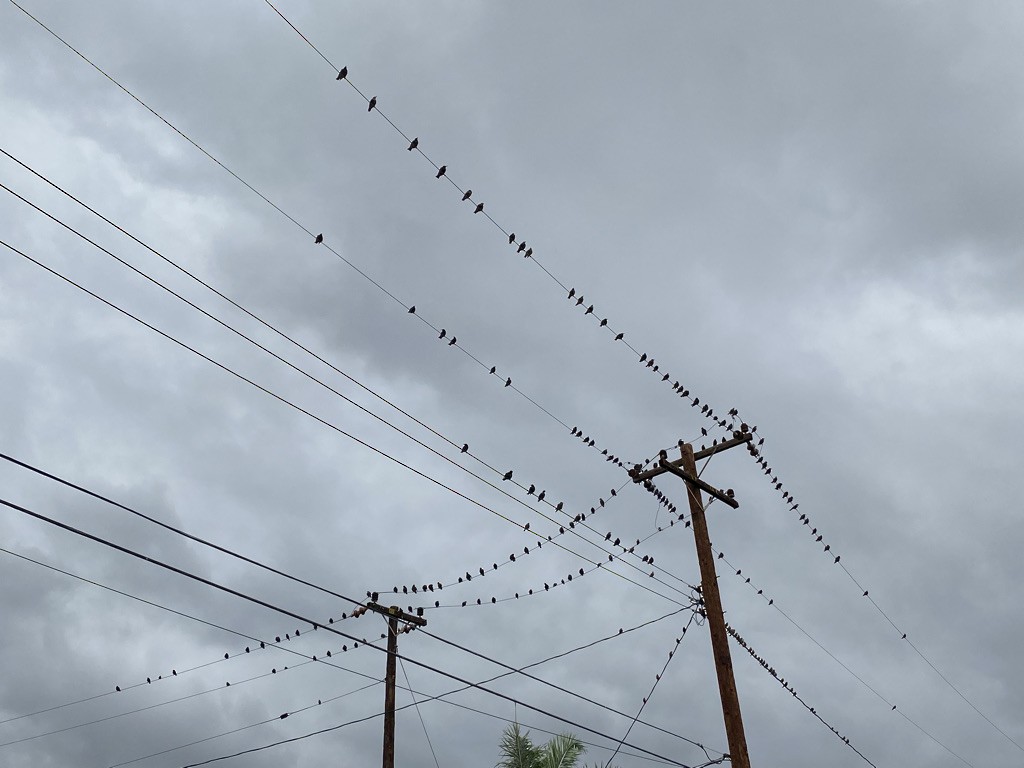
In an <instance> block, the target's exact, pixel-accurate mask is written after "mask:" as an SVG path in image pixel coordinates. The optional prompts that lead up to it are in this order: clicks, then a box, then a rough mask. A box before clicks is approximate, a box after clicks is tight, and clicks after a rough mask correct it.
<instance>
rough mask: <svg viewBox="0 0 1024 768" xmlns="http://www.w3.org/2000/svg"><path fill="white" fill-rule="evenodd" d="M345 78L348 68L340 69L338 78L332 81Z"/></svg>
mask: <svg viewBox="0 0 1024 768" xmlns="http://www.w3.org/2000/svg"><path fill="white" fill-rule="evenodd" d="M346 77H348V67H342V68H341V71H340V72H338V76H337V77H336V78H334V79H335V80H344V79H345V78H346Z"/></svg>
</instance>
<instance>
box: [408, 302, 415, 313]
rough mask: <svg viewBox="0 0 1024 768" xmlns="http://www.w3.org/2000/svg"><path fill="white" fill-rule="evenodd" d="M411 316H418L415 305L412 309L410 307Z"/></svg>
mask: <svg viewBox="0 0 1024 768" xmlns="http://www.w3.org/2000/svg"><path fill="white" fill-rule="evenodd" d="M409 314H410V315H415V314H416V305H415V304H413V305H412V306H411V307H409Z"/></svg>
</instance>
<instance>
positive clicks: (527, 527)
mask: <svg viewBox="0 0 1024 768" xmlns="http://www.w3.org/2000/svg"><path fill="white" fill-rule="evenodd" d="M523 530H524V531H528V530H530V524H529V523H527V524H526V525H524V526H523Z"/></svg>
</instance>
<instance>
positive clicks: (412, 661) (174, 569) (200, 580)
mask: <svg viewBox="0 0 1024 768" xmlns="http://www.w3.org/2000/svg"><path fill="white" fill-rule="evenodd" d="M0 505H3V506H5V507H8V508H9V509H13V510H15V511H16V512H20V513H21V514H23V515H27V516H28V517H32V518H34V519H36V520H39V521H41V522H45V523H47V524H49V525H52V526H54V527H56V528H60V529H62V530H64V531H67V532H69V533H73V534H75V535H76V536H80V537H82V538H86V539H89V540H90V541H94V542H96V543H98V544H102V545H103V546H105V547H108V548H110V549H114V550H116V551H118V552H121V553H123V554H126V555H129V556H131V557H134V558H137V559H139V560H142V561H144V562H147V563H150V564H152V565H155V566H157V567H160V568H163V569H165V570H168V571H171V572H172V573H176V574H178V575H179V576H183V577H185V578H188V579H191V580H193V581H196V582H198V583H200V584H204V585H206V586H208V587H211V588H213V589H216V590H219V591H221V592H225V593H227V594H230V595H233V596H234V597H237V598H239V599H242V600H245V601H247V602H250V603H253V604H254V605H259V606H261V607H263V608H266V609H267V610H271V611H275V612H277V613H280V614H282V615H284V616H289V617H291V618H293V619H296V620H297V621H301V622H304V623H308V624H312V623H314V622H313V621H312V620H311V619H308V618H306V617H305V616H302V615H301V614H298V613H295V612H294V611H291V610H289V609H286V608H282V607H280V606H277V605H274V604H273V603H269V602H267V601H265V600H262V599H260V598H257V597H254V596H252V595H249V594H246V593H244V592H241V591H239V590H236V589H233V588H231V587H228V586H225V585H223V584H220V583H218V582H215V581H213V580H211V579H207V578H205V577H203V576H199V575H197V574H194V573H191V572H190V571H187V570H185V569H183V568H178V567H177V566H174V565H170V564H169V563H165V562H163V561H161V560H158V559H156V558H153V557H150V556H148V555H145V554H142V553H140V552H136V551H135V550H133V549H130V548H128V547H124V546H122V545H120V544H116V543H114V542H112V541H109V540H107V539H104V538H102V537H100V536H97V535H95V534H92V533H88V532H87V531H84V530H82V529H80V528H76V527H74V526H72V525H68V524H67V523H62V522H60V521H59V520H55V519H54V518H51V517H48V516H46V515H43V514H41V513H39V512H34V511H33V510H31V509H28V508H27V507H24V506H21V505H19V504H15V503H14V502H11V501H8V500H6V499H3V498H0ZM322 629H324V630H325V631H327V632H330V633H332V634H336V635H338V636H340V637H344V638H347V639H349V640H354V641H357V642H358V641H359V638H357V637H355V636H354V635H350V634H348V633H347V632H342V631H341V630H339V629H336V628H335V627H332V626H325V627H322ZM420 631H422V630H420ZM435 637H436V636H435ZM438 639H440V638H438ZM362 642H363V643H364V644H365V645H367V646H369V647H371V648H374V649H375V650H377V651H380V652H382V653H386V652H387V651H386V649H384V648H381V647H379V646H377V645H374V644H372V643H366V641H365V639H364V640H363V641H362ZM399 658H404V659H405V660H406V661H408V662H409V663H410V664H414V665H416V666H418V667H422V668H423V669H427V670H429V671H431V672H434V673H435V674H438V675H441V676H443V677H447V678H449V679H451V680H455V681H456V682H459V683H462V684H463V685H466V686H469V687H471V688H475V689H477V690H480V691H483V692H484V693H489V694H490V695H492V696H495V697H497V698H500V699H504V700H505V701H508V702H511V703H514V704H517V705H518V706H521V707H525V708H526V709H530V710H532V711H534V712H537V713H539V714H542V715H546V716H547V717H551V718H553V719H555V720H558V721H560V722H563V723H565V724H567V725H570V726H572V727H574V728H580V729H582V730H585V731H588V732H590V733H595V734H597V735H604V734H601V733H600V731H596V730H594V729H593V728H590V727H588V726H585V725H582V724H580V723H577V722H575V721H572V720H569V719H568V718H565V717H562V716H561V715H556V714H554V713H552V712H549V711H547V710H544V709H541V708H539V707H535V706H533V705H532V704H527V703H525V702H523V701H520V700H518V699H515V698H513V697H511V696H508V695H506V694H503V693H500V692H499V691H495V690H493V689H491V688H485V687H484V686H483V685H482V684H480V683H473V682H470V681H469V680H466V679H464V678H461V677H459V676H458V675H455V674H453V673H451V672H446V671H444V670H442V669H439V668H438V667H435V666H432V665H430V664H427V663H425V662H422V661H418V660H416V659H413V658H410V657H408V656H399ZM485 658H486V657H485ZM488 660H489V661H491V662H492V663H494V664H499V665H500V664H501V662H498V661H495V660H494V659H488ZM516 671H518V670H513V672H516ZM598 706H602V708H606V707H604V706H603V705H598ZM673 735H675V736H676V737H677V738H684V737H681V736H679V735H678V734H673ZM627 746H630V747H631V748H633V749H637V750H639V751H641V752H646V753H647V754H650V755H653V756H655V757H662V758H664V756H663V755H659V754H657V753H655V752H651V751H650V750H646V749H643V748H642V747H637V746H636V745H632V744H627ZM664 759H669V758H664ZM672 762H674V763H675V762H676V761H672ZM677 764H678V763H677Z"/></svg>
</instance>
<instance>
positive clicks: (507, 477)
mask: <svg viewBox="0 0 1024 768" xmlns="http://www.w3.org/2000/svg"><path fill="white" fill-rule="evenodd" d="M501 479H502V480H511V479H512V470H511V469H510V470H509V471H508V472H506V473H505V476H504V477H503V478H501Z"/></svg>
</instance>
